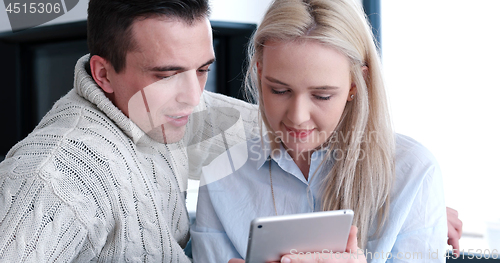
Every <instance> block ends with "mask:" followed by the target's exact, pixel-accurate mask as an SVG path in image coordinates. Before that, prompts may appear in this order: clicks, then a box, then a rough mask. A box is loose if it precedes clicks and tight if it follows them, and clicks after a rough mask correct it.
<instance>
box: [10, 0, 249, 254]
mask: <svg viewBox="0 0 500 263" xmlns="http://www.w3.org/2000/svg"><path fill="white" fill-rule="evenodd" d="M208 13H209V8H208V4H207V1H206V0H170V1H162V0H147V1H144V0H129V1H123V0H91V1H90V2H89V8H88V44H89V49H90V52H91V53H90V56H84V57H83V58H81V59H80V60H79V61H78V62H77V65H76V69H75V86H74V88H73V90H71V91H70V92H69V93H68V94H67V95H66V96H64V97H63V98H61V99H60V100H59V101H58V102H57V103H56V104H55V105H54V107H53V108H52V110H51V111H50V112H49V113H48V114H47V115H46V116H45V117H44V118H43V119H42V121H41V122H40V124H39V125H38V126H37V127H36V128H35V130H34V131H33V132H32V133H31V134H30V135H29V136H28V137H27V138H25V139H24V140H22V141H21V142H19V143H18V144H16V145H15V146H14V147H13V148H12V149H11V150H10V152H9V153H8V155H7V157H6V159H5V161H4V162H2V163H1V164H0V233H2V234H1V235H0V261H1V262H67V261H75V262H89V261H100V262H124V261H133V262H136V261H144V262H190V259H189V258H188V257H187V256H186V255H185V254H184V251H183V247H184V246H185V245H186V243H187V241H188V240H189V231H188V230H189V218H188V214H187V211H186V207H185V192H183V190H185V189H186V184H187V173H188V168H187V167H188V162H190V163H191V166H190V168H191V169H193V170H194V171H196V170H197V169H199V166H200V165H202V164H203V163H206V162H207V161H206V160H208V159H207V158H208V157H210V155H218V153H219V152H223V150H225V149H224V148H225V147H228V145H230V144H231V142H235V141H237V140H244V139H246V138H245V132H244V131H243V130H245V129H246V130H251V128H252V127H253V126H255V123H256V121H255V119H256V118H255V117H256V111H255V110H254V108H253V107H252V106H247V105H244V104H243V102H240V101H236V100H233V99H229V98H227V97H223V96H220V95H215V94H212V93H207V92H203V88H204V86H205V82H206V78H207V71H208V68H209V67H210V64H211V63H212V62H213V61H214V59H215V57H214V51H213V47H212V33H211V28H210V24H209V21H208ZM208 106H210V107H211V112H208V111H207V109H208ZM220 107H226V108H220ZM234 107H237V108H238V110H237V112H236V113H235V111H234V110H233V111H231V110H230V109H231V108H234ZM207 112H208V113H207ZM227 113H230V114H229V115H230V116H228V117H229V118H231V117H233V119H234V121H233V122H231V123H229V124H227V123H225V124H224V123H223V124H220V125H219V124H218V120H216V119H215V117H214V116H216V115H220V114H225V116H227V115H228V114H227ZM233 113H234V114H233ZM195 114H197V116H194V115H195ZM242 117H244V118H242ZM242 119H245V121H242ZM144 120H147V121H144ZM188 120H189V122H188ZM224 121H225V122H227V118H226V119H225V120H224ZM233 124H240V126H239V127H240V128H236V129H235V128H234V127H236V126H238V125H233ZM224 125H225V126H224ZM221 127H222V128H221ZM186 130H187V131H186ZM186 132H187V133H188V135H187V136H186V140H185V141H181V139H182V138H183V136H184V134H185V133H186ZM220 133H226V135H227V136H225V137H224V138H225V143H227V144H224V143H223V141H222V140H220V138H219V137H220V136H219V137H218V136H217V135H218V134H220ZM148 135H149V136H148ZM214 138H216V139H215V140H210V139H214ZM217 138H219V140H217ZM206 139H208V140H206ZM165 142H167V143H170V144H168V145H167V144H165ZM192 144H195V145H193V146H190V147H189V149H190V158H189V160H188V154H187V152H186V151H185V149H186V147H187V146H189V145H192ZM191 150H193V151H191ZM191 153H192V154H191ZM194 173H195V172H194Z"/></svg>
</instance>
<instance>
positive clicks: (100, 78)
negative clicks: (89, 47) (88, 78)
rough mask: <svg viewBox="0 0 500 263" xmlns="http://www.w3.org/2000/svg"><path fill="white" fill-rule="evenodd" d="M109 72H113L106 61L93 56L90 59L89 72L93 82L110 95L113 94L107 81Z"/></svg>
mask: <svg viewBox="0 0 500 263" xmlns="http://www.w3.org/2000/svg"><path fill="white" fill-rule="evenodd" d="M111 70H114V69H113V66H112V65H111V63H109V62H108V61H107V60H106V59H104V58H102V57H100V56H98V55H93V56H92V57H91V58H90V71H91V72H92V77H93V78H94V81H95V82H96V83H97V85H99V87H101V89H102V90H103V91H104V92H106V93H110V94H111V93H113V92H114V90H113V87H112V86H111V82H110V80H109V74H110V71H111Z"/></svg>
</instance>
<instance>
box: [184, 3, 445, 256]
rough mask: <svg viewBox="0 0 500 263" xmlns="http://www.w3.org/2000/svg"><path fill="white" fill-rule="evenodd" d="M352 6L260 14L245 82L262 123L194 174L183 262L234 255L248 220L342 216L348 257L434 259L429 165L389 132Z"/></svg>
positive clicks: (436, 200) (435, 179)
mask: <svg viewBox="0 0 500 263" xmlns="http://www.w3.org/2000/svg"><path fill="white" fill-rule="evenodd" d="M355 2H357V1H354V0H276V1H274V3H273V4H272V5H271V7H270V9H269V10H268V12H267V13H266V15H265V17H264V20H263V22H262V23H261V25H260V26H259V28H258V30H257V32H256V33H255V35H254V39H253V45H252V47H251V48H250V67H249V73H248V78H249V79H250V81H249V83H248V85H247V88H249V91H250V92H251V93H252V94H254V95H255V98H256V101H258V103H259V107H260V111H261V115H262V119H263V122H264V123H265V127H263V132H262V136H261V138H256V139H255V140H251V141H248V142H247V143H246V144H245V145H243V146H244V147H241V146H239V147H237V148H235V149H234V150H230V151H228V152H227V154H224V155H222V156H220V157H219V158H217V159H216V160H215V161H214V162H212V163H211V164H210V165H209V166H207V167H205V168H204V169H203V173H204V174H203V178H204V180H205V182H206V183H207V184H206V185H205V186H203V187H201V188H200V192H199V199H198V208H197V217H196V224H195V225H194V226H193V228H192V231H191V233H192V240H193V255H194V259H195V261H198V262H227V261H228V260H229V259H231V258H244V257H245V255H246V248H247V238H248V230H249V225H250V221H251V220H252V219H254V218H255V217H262V216H272V215H283V214H295V213H306V212H315V211H324V210H338V209H352V210H354V215H355V217H354V221H353V225H354V226H356V227H357V229H358V232H357V235H356V232H355V231H352V235H351V236H350V241H349V244H355V245H354V247H356V246H357V247H360V248H361V249H363V251H364V252H365V253H364V255H362V256H359V257H356V259H355V261H359V262H362V261H366V260H368V261H372V262H379V261H386V260H388V259H389V260H393V261H398V260H401V261H413V260H422V259H424V260H426V262H429V261H437V262H444V257H443V254H444V251H445V248H446V240H447V238H446V234H447V222H446V209H445V205H444V197H443V185H442V178H441V174H440V171H439V168H438V165H437V163H436V161H435V159H434V157H433V156H432V154H431V153H430V152H429V151H427V150H426V149H425V148H424V147H423V146H422V145H420V144H419V143H417V142H415V141H414V140H412V139H410V138H408V137H405V136H402V135H394V133H393V130H392V128H391V122H390V120H389V113H388V109H387V102H386V94H385V91H384V85H383V81H382V75H381V70H380V61H379V57H378V54H377V50H376V46H375V44H374V42H373V40H372V39H373V38H372V35H371V30H370V27H369V26H368V23H367V22H366V18H365V16H364V13H363V11H362V10H361V8H360V7H358V6H357V5H356V3H355ZM241 160H243V162H242V161H241ZM224 170H229V171H230V172H229V175H228V176H221V174H224V172H223V171H224ZM322 227H328V226H322ZM291 231H292V230H291ZM352 239H357V240H354V241H357V243H356V242H353V240H352ZM350 246H352V245H350ZM331 260H332V262H334V261H335V259H331ZM288 262H290V261H288ZM301 262H302V261H301ZM327 262H328V261H327Z"/></svg>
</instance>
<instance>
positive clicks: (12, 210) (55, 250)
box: [0, 160, 96, 262]
mask: <svg viewBox="0 0 500 263" xmlns="http://www.w3.org/2000/svg"><path fill="white" fill-rule="evenodd" d="M8 162H9V160H7V163H8ZM2 164H4V163H2ZM5 166H6V165H2V168H0V172H1V177H0V194H1V196H0V233H2V234H1V235H0V261H1V262H68V261H74V260H77V261H81V262H84V261H87V262H88V261H90V260H91V259H92V258H95V256H96V255H95V252H94V250H93V248H92V245H91V242H90V240H89V239H88V231H87V229H86V227H85V226H84V225H83V224H82V223H81V221H80V220H79V219H78V217H77V216H76V214H75V212H74V209H73V208H72V207H71V206H69V205H68V204H66V203H65V202H63V201H62V200H61V199H60V198H59V197H57V196H56V195H55V194H54V191H53V189H52V187H51V185H50V183H49V182H47V181H46V180H44V179H43V178H44V175H43V174H40V175H38V176H29V177H27V176H18V175H16V172H21V171H15V170H14V171H8V170H6V169H4V167H5Z"/></svg>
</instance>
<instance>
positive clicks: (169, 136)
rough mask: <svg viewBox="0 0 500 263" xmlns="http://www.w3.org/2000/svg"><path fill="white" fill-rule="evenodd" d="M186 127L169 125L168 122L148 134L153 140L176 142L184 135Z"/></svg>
mask: <svg viewBox="0 0 500 263" xmlns="http://www.w3.org/2000/svg"><path fill="white" fill-rule="evenodd" d="M185 131H186V127H185V126H183V127H175V128H172V127H168V125H167V124H163V125H161V126H158V127H156V128H154V129H152V130H151V131H149V132H147V133H146V134H147V135H148V136H149V137H150V138H151V139H153V140H155V141H157V142H160V143H176V142H178V141H180V140H182V138H183V137H184V133H185Z"/></svg>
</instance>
